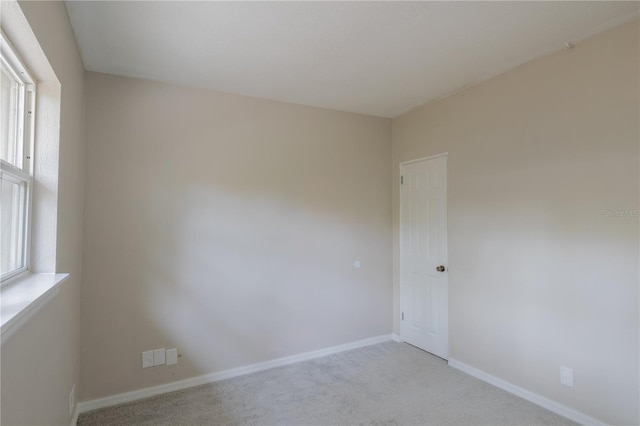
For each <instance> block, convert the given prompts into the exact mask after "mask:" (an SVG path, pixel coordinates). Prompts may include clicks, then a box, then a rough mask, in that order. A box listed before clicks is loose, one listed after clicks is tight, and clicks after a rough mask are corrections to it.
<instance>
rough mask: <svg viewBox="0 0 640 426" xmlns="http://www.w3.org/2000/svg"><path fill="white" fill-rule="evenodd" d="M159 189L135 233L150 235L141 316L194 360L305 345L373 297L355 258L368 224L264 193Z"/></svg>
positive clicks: (273, 353)
mask: <svg viewBox="0 0 640 426" xmlns="http://www.w3.org/2000/svg"><path fill="white" fill-rule="evenodd" d="M166 190H169V191H170V192H171V193H172V194H173V196H172V197H171V198H169V197H166V194H165V192H164V191H166ZM164 191H161V192H158V193H156V194H153V195H157V197H156V196H151V197H150V198H149V200H150V201H151V204H150V205H149V208H150V211H149V213H150V215H149V216H148V219H149V221H147V222H146V225H145V226H146V227H147V232H148V235H147V236H145V237H143V240H144V241H148V239H147V238H151V239H152V243H150V244H149V246H147V247H144V246H141V247H139V249H140V251H141V252H140V254H141V255H142V258H143V259H144V263H143V265H145V266H144V267H143V268H142V270H144V271H147V272H151V274H150V275H146V276H143V280H142V281H141V282H140V283H139V284H140V285H141V286H142V287H143V288H142V289H141V291H142V294H141V296H143V298H144V301H145V308H146V310H147V312H146V313H147V314H148V315H149V316H150V318H149V319H150V320H151V321H153V322H154V323H155V325H156V327H158V328H160V329H161V330H162V331H163V333H164V334H165V335H166V337H167V339H168V340H169V341H171V342H174V344H176V345H177V346H178V347H179V348H181V351H182V352H184V353H188V354H189V362H191V363H193V364H194V366H195V367H196V368H197V369H198V370H200V371H205V372H209V371H215V370H220V369H222V368H229V367H232V366H238V365H245V364H249V363H254V362H257V361H263V360H265V359H271V358H275V357H278V356H282V355H283V354H286V353H287V352H286V351H283V350H282V349H283V348H286V347H287V346H288V345H289V342H290V341H292V342H295V346H302V347H307V348H309V349H313V348H315V347H316V346H315V343H314V342H316V341H317V340H318V338H319V337H323V336H322V334H324V335H325V336H324V338H325V339H330V338H331V337H332V336H333V335H335V334H336V332H337V329H338V328H339V327H340V324H342V323H349V322H352V321H354V319H355V318H357V317H358V316H362V315H366V311H367V310H368V309H370V308H373V307H375V303H372V302H375V293H374V297H373V299H374V300H373V301H372V300H371V298H372V296H371V294H370V289H369V287H370V286H371V285H372V283H371V282H370V279H371V278H372V277H371V276H370V274H368V273H367V272H365V271H363V270H356V269H355V268H354V266H353V260H354V258H355V256H356V255H357V254H356V251H357V250H356V249H355V247H356V246H357V244H358V241H360V240H362V239H363V238H362V237H365V239H368V238H371V237H366V235H367V233H369V232H370V231H371V230H367V229H358V225H357V224H351V226H349V225H348V224H345V223H342V222H341V221H340V220H338V219H337V218H331V217H330V216H325V217H323V216H321V215H317V214H313V213H312V212H309V211H307V210H306V209H304V208H301V207H300V206H296V205H295V204H293V203H286V202H277V201H275V200H273V199H270V198H269V197H267V196H262V197H256V198H254V199H253V200H251V199H247V198H244V197H242V196H237V195H234V194H232V193H228V192H226V191H224V190H220V189H218V190H212V188H207V187H205V186H201V187H198V188H191V189H178V188H176V187H173V188H171V189H169V188H167V187H165V188H164ZM176 194H180V201H177V200H176V197H175V195H176ZM158 210H161V211H163V216H162V217H163V220H161V221H158V220H157V218H158V215H154V213H153V212H157V211H158ZM374 239H375V237H374ZM130 248H131V247H130ZM365 262H366V261H365ZM368 275H369V276H368ZM372 331H373V330H372ZM362 337H366V336H362ZM345 338H347V339H348V338H349V337H348V336H345ZM212 353H215V361H216V364H215V365H212V361H213V359H212V355H211V354H212ZM265 357H266V358H265Z"/></svg>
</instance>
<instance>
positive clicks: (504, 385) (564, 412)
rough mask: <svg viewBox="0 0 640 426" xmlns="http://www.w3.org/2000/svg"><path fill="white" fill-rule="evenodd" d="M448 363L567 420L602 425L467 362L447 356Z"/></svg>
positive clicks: (591, 418)
mask: <svg viewBox="0 0 640 426" xmlns="http://www.w3.org/2000/svg"><path fill="white" fill-rule="evenodd" d="M449 365H450V366H451V367H453V368H455V369H457V370H460V371H462V372H464V373H467V374H469V375H470V376H473V377H475V378H478V379H480V380H482V381H484V382H487V383H489V384H492V385H493V386H495V387H498V388H500V389H502V390H505V391H507V392H509V393H512V394H514V395H516V396H519V397H520V398H523V399H526V400H527V401H529V402H533V403H534V404H536V405H539V406H541V407H543V408H546V409H547V410H549V411H553V412H554V413H556V414H560V415H561V416H564V417H566V418H568V419H569V420H573V421H574V422H577V423H580V424H582V425H604V424H605V423H603V422H601V421H600V420H597V419H594V418H593V417H590V416H587V415H586V414H584V413H581V412H579V411H576V410H574V409H572V408H569V407H567V406H565V405H562V404H560V403H558V402H555V401H552V400H550V399H548V398H545V397H543V396H540V395H538V394H536V393H533V392H531V391H528V390H526V389H523V388H521V387H520V386H516V385H514V384H513V383H509V382H507V381H506V380H502V379H500V378H499V377H496V376H492V375H491V374H489V373H486V372H484V371H482V370H479V369H477V368H475V367H472V366H470V365H468V364H465V363H463V362H460V361H458V360H456V359H453V358H449Z"/></svg>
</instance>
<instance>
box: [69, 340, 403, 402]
mask: <svg viewBox="0 0 640 426" xmlns="http://www.w3.org/2000/svg"><path fill="white" fill-rule="evenodd" d="M393 336H394V335H391V334H385V335H382V336H376V337H370V338H368V339H364V340H358V341H356V342H351V343H346V344H344V345H338V346H332V347H329V348H324V349H318V350H316V351H311V352H304V353H301V354H297V355H292V356H287V357H283V358H277V359H273V360H270V361H265V362H259V363H257V364H250V365H245V366H244V367H237V368H232V369H229V370H224V371H219V372H217V373H211V374H205V375H203V376H198V377H192V378H190V379H184V380H180V381H177V382H172V383H166V384H164V385H159V386H153V387H150V388H144V389H139V390H135V391H131V392H124V393H120V394H117V395H112V396H107V397H104V398H98V399H92V400H89V401H82V402H80V403H78V406H77V411H79V412H80V413H85V412H87V411H91V410H95V409H98V408H104V407H109V406H112V405H117V404H122V403H125V402H131V401H135V400H138V399H142V398H148V397H150V396H155V395H160V394H163V393H167V392H173V391H177V390H181V389H186V388H190V387H193V386H199V385H203V384H206V383H213V382H218V381H220V380H225V379H230V378H232V377H238V376H244V375H245V374H251V373H255V372H257V371H262V370H267V369H270V368H274V367H281V366H283V365H289V364H295V363H297V362H300V361H307V360H310V359H314V358H320V357H323V356H326V355H331V354H335V353H339V352H344V351H350V350H352V349H358V348H363V347H365V346H371V345H375V344H378V343H383V342H389V341H392V340H395V339H394V337H393Z"/></svg>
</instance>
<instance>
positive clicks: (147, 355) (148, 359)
mask: <svg viewBox="0 0 640 426" xmlns="http://www.w3.org/2000/svg"><path fill="white" fill-rule="evenodd" d="M148 367H153V351H144V352H142V368H148Z"/></svg>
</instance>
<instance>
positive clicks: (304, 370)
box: [78, 342, 575, 426]
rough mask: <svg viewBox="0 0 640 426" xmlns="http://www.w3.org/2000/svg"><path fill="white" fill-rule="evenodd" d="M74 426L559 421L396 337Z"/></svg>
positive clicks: (91, 416) (109, 411)
mask: <svg viewBox="0 0 640 426" xmlns="http://www.w3.org/2000/svg"><path fill="white" fill-rule="evenodd" d="M78 424H79V425H82V426H89V425H154V426H156V425H365V424H366V425H568V424H575V423H573V422H571V421H569V420H568V419H565V418H564V417H561V416H558V415H557V414H554V413H552V412H550V411H547V410H545V409H544V408H541V407H538V406H537V405H534V404H532V403H530V402H528V401H525V400H523V399H521V398H518V397H516V396H514V395H511V394H509V393H507V392H505V391H502V390H500V389H498V388H496V387H493V386H491V385H489V384H486V383H484V382H482V381H480V380H478V379H475V378H473V377H471V376H468V375H466V374H464V373H461V372H459V371H457V370H455V369H453V368H451V367H449V366H448V365H447V364H446V362H445V361H443V360H441V359H440V358H437V357H434V356H432V355H429V354H428V353H426V352H423V351H421V350H419V349H416V348H414V347H412V346H410V345H407V344H402V343H393V342H389V343H381V344H379V345H374V346H369V347H366V348H362V349H355V350H352V351H348V352H342V353H339V354H335V355H330V356H326V357H323V358H318V359H315V360H311V361H305V362H301V363H297V364H294V365H289V366H285V367H279V368H274V369H271V370H266V371H261V372H258V373H253V374H250V375H247V376H242V377H236V378H233V379H228V380H224V381H221V382H217V383H212V384H207V385H203V386H198V387H195V388H190V389H185V390H181V391H177V392H173V393H170V394H165V395H160V396H156V397H153V398H148V399H145V400H140V401H136V402H132V403H129V404H123V405H120V406H116V407H109V408H104V409H100V410H95V411H92V412H89V413H85V414H82V415H81V416H80V419H79V421H78Z"/></svg>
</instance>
